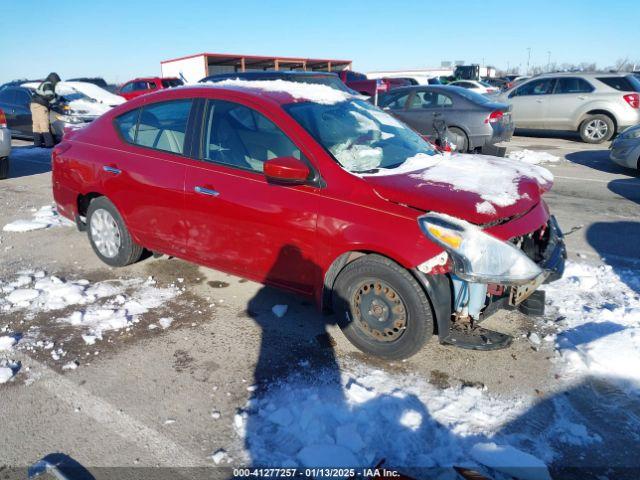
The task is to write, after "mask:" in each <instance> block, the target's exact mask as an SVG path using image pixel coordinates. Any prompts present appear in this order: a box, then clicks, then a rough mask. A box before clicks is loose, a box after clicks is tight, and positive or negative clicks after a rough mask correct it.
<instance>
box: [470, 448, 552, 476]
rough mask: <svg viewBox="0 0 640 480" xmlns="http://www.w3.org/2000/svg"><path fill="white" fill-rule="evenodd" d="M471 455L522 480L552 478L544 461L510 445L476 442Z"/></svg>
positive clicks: (478, 460)
mask: <svg viewBox="0 0 640 480" xmlns="http://www.w3.org/2000/svg"><path fill="white" fill-rule="evenodd" d="M470 453H471V456H472V457H473V458H474V459H475V460H476V461H477V462H478V463H480V464H482V465H486V466H487V467H489V468H492V469H494V470H497V471H499V472H503V473H506V474H509V475H510V476H512V477H514V478H518V479H520V480H551V475H549V470H547V466H546V465H545V463H544V462H543V461H541V460H540V459H538V458H536V457H534V456H533V455H529V454H528V453H525V452H522V451H520V450H518V449H516V448H513V447H512V446H509V445H497V444H495V443H493V442H487V443H476V444H475V445H474V446H473V447H472V448H471V451H470Z"/></svg>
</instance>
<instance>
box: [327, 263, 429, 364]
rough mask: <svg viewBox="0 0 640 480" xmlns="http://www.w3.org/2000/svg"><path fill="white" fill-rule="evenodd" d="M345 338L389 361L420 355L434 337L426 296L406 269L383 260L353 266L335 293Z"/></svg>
mask: <svg viewBox="0 0 640 480" xmlns="http://www.w3.org/2000/svg"><path fill="white" fill-rule="evenodd" d="M333 306H334V311H335V314H336V315H337V318H338V323H339V324H340V327H341V328H342V331H343V333H344V334H345V336H346V337H347V338H348V339H349V341H350V342H351V343H353V344H354V345H355V346H356V347H357V348H359V349H360V350H362V351H363V352H365V353H368V354H371V355H375V356H377V357H382V358H386V359H389V360H400V359H404V358H408V357H410V356H412V355H414V354H415V353H416V352H418V351H419V350H420V349H421V348H422V347H423V346H424V344H425V343H426V342H427V340H428V339H429V338H430V337H431V334H432V333H433V314H432V311H431V305H430V303H429V299H428V298H427V295H426V293H425V292H424V290H423V289H422V287H421V286H420V284H419V283H418V282H417V281H416V279H415V278H414V277H413V276H412V275H411V274H410V273H409V272H408V271H407V270H406V269H405V268H403V267H401V266H400V265H398V264H397V263H395V262H393V261H392V260H389V259H388V258H385V257H382V256H380V255H365V256H363V257H360V258H358V259H357V260H354V261H353V262H351V263H350V264H348V265H347V266H346V267H344V269H343V270H342V271H341V272H340V274H339V275H338V278H337V279H336V282H335V285H334V289H333Z"/></svg>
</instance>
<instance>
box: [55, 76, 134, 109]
mask: <svg viewBox="0 0 640 480" xmlns="http://www.w3.org/2000/svg"><path fill="white" fill-rule="evenodd" d="M75 92H80V93H83V94H84V95H86V96H87V97H89V98H91V99H93V100H95V101H97V102H98V103H102V104H104V105H108V106H110V107H115V106H117V105H121V104H123V103H124V102H125V101H126V100H125V99H124V98H123V97H121V96H120V95H114V94H113V93H111V92H108V91H107V90H105V89H104V88H100V87H99V86H97V85H94V84H93V83H89V82H60V83H58V84H57V85H56V93H57V94H58V95H65V94H70V93H75Z"/></svg>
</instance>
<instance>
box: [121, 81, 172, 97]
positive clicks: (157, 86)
mask: <svg viewBox="0 0 640 480" xmlns="http://www.w3.org/2000/svg"><path fill="white" fill-rule="evenodd" d="M162 80H178V78H175V77H166V78H160V77H140V78H134V79H133V80H129V81H128V82H126V83H123V84H122V85H120V87H119V88H118V90H116V94H117V95H120V96H121V97H124V98H126V99H127V100H131V99H133V98H136V97H139V96H140V95H144V94H146V93H149V92H155V91H156V90H162V89H164V88H166V87H165V86H164V85H163V84H162ZM135 82H146V83H147V84H148V86H149V88H145V89H143V90H134V91H131V92H128V91H127V88H128V86H129V85H131V84H133V83H135Z"/></svg>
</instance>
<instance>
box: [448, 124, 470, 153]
mask: <svg viewBox="0 0 640 480" xmlns="http://www.w3.org/2000/svg"><path fill="white" fill-rule="evenodd" d="M448 132H449V141H451V143H453V144H454V145H455V146H456V148H455V149H454V150H455V151H456V152H461V153H466V152H467V151H469V139H468V138H467V134H466V133H464V131H463V130H462V129H460V128H458V127H449V129H448Z"/></svg>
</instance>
